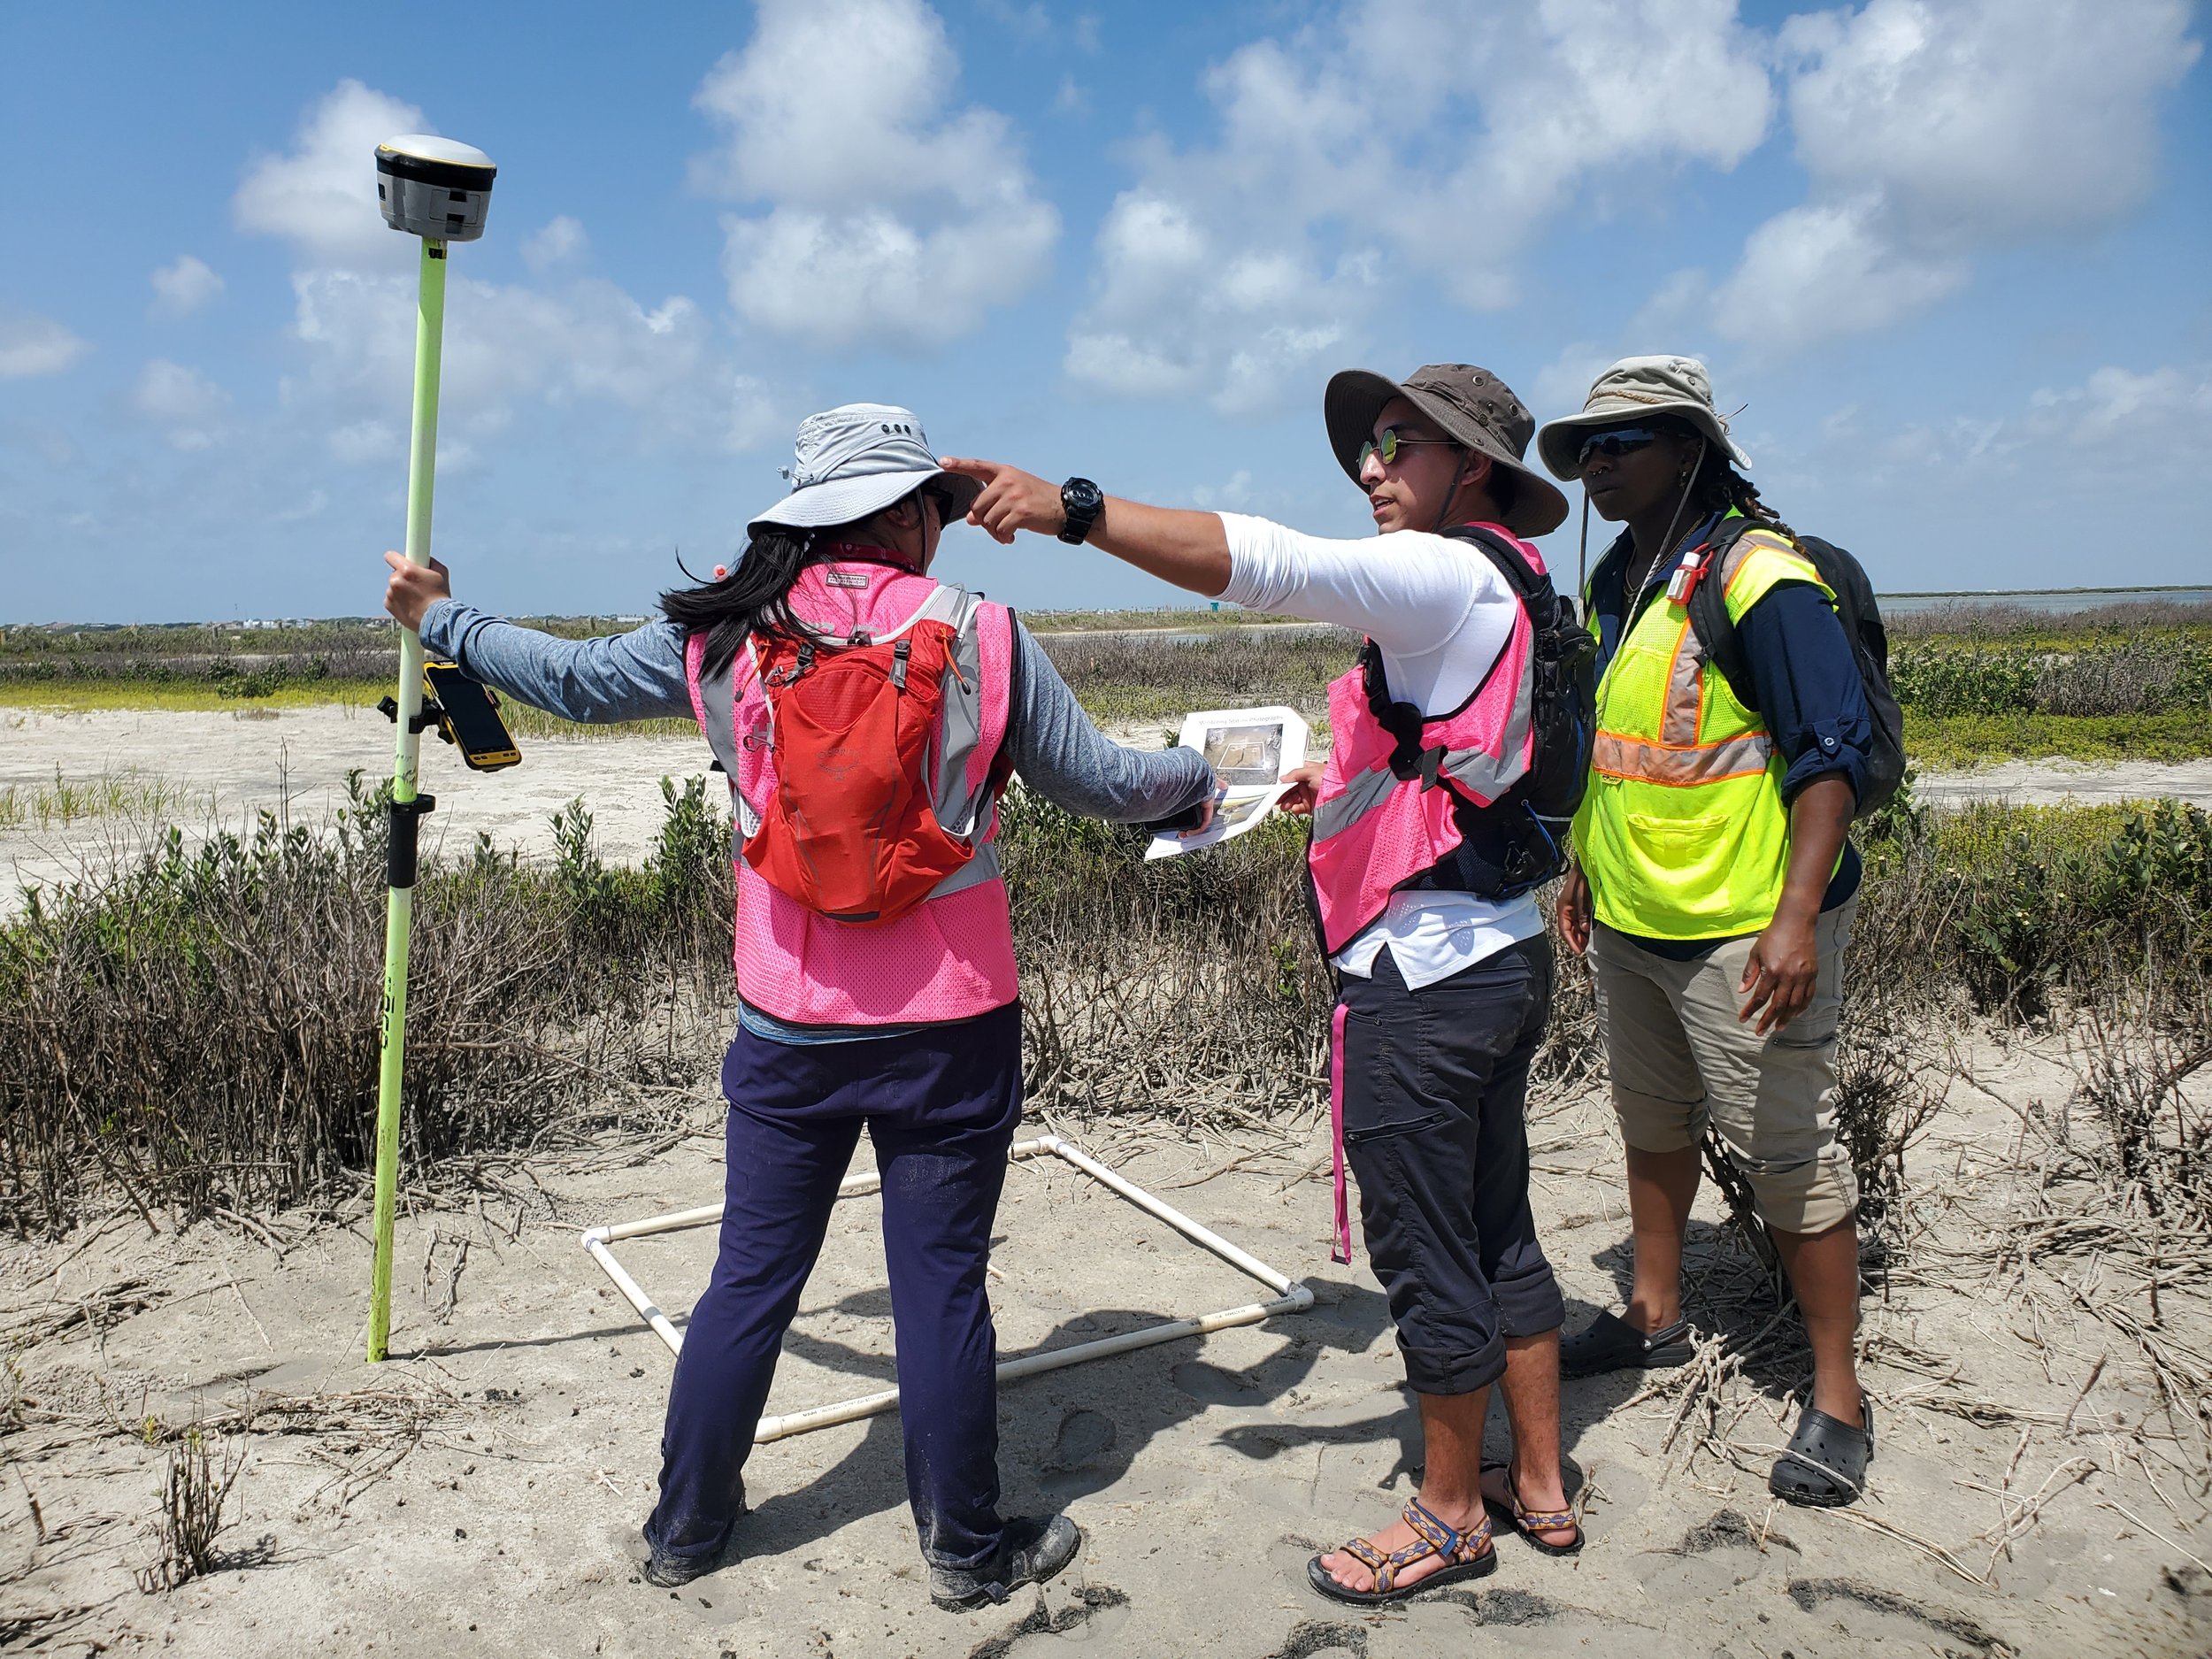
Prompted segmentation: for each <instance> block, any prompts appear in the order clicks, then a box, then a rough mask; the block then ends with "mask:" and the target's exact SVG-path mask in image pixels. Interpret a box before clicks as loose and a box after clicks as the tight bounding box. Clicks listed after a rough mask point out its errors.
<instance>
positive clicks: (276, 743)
mask: <svg viewBox="0 0 2212 1659" xmlns="http://www.w3.org/2000/svg"><path fill="white" fill-rule="evenodd" d="M1159 724H1160V723H1159V722H1156V721H1152V722H1144V723H1141V724H1139V725H1137V726H1132V727H1130V728H1129V729H1128V730H1126V731H1118V732H1117V733H1115V735H1117V736H1118V737H1120V738H1121V739H1122V740H1123V741H1128V742H1133V743H1136V744H1138V745H1139V746H1141V747H1156V746H1157V745H1158V744H1159V742H1160V741H1161V736H1160V731H1159ZM707 759H708V756H707V753H706V748H705V745H704V744H703V743H700V742H695V741H692V740H690V739H688V738H656V737H636V736H621V737H595V738H580V739H545V738H540V739H535V740H530V741H526V743H525V746H524V757H523V763H522V764H520V765H519V766H516V767H512V768H511V769H509V770H508V771H505V772H488V773H480V772H469V771H467V770H466V769H465V767H463V766H462V764H460V761H459V759H458V758H457V757H456V756H455V754H454V752H453V751H452V750H451V749H447V748H446V747H445V746H444V745H442V744H441V743H439V742H438V741H435V740H434V739H432V740H430V741H426V742H425V744H424V746H423V784H424V787H425V788H426V789H427V790H429V791H430V792H431V793H432V794H434V795H436V796H437V797H438V810H437V811H436V812H435V813H434V815H433V816H432V817H431V818H430V819H429V821H428V824H427V825H426V834H427V836H428V838H429V841H430V843H431V844H432V845H444V846H447V847H449V848H455V849H465V848H467V847H469V846H471V845H472V844H473V842H474V841H475V837H476V835H477V833H479V832H484V833H488V834H489V835H490V836H491V837H492V840H493V841H494V842H495V844H497V845H499V846H501V847H507V846H519V847H521V848H522V849H524V850H525V852H526V853H542V852H546V851H549V849H550V848H551V846H552V840H553V838H552V833H551V831H550V830H549V827H548V821H549V819H550V818H551V817H552V815H553V814H554V813H555V812H557V811H558V810H560V809H561V808H562V807H563V806H565V805H566V804H567V803H568V802H570V801H571V800H572V799H574V798H575V797H577V796H578V795H581V796H582V797H583V798H584V801H585V803H586V804H587V805H588V807H589V808H590V809H591V811H592V814H593V817H594V819H595V826H594V827H595V834H596V837H597V841H598V845H599V849H600V852H601V855H602V856H603V857H605V858H606V859H607V860H608V862H609V863H624V862H634V861H635V860H636V859H638V858H639V857H641V856H643V854H644V852H645V850H646V849H647V848H648V847H649V845H650V843H651V841H652V839H653V836H654V834H655V833H657V831H658V829H659V827H660V823H661V797H660V789H659V780H661V779H662V778H663V777H664V776H668V777H674V778H678V779H682V778H687V777H693V776H697V775H699V774H702V773H703V772H705V771H706V764H707ZM391 764H392V728H391V726H390V725H389V724H388V722H386V721H385V720H384V718H382V717H381V716H380V715H377V714H375V713H373V711H369V710H357V709H349V708H339V707H327V708H306V709H287V710H250V711H240V712H227V711H226V712H217V713H179V712H167V711H156V710H142V711H127V710H126V711H114V712H109V711H101V712H96V713H85V714H54V713H42V712H36V711H31V710H0V787H4V786H7V785H10V784H13V785H16V786H18V787H27V788H37V787H44V786H50V785H51V784H52V783H53V781H54V778H55V774H56V771H57V769H59V772H60V773H61V775H62V776H63V777H64V778H65V779H66V780H70V781H72V782H78V783H83V782H88V781H91V780H96V779H99V778H101V777H103V776H107V777H111V778H113V777H122V776H127V775H131V774H135V775H136V776H137V777H138V778H140V779H142V780H155V779H157V780H162V781H163V782H164V783H165V784H167V785H170V786H173V787H174V788H175V789H177V790H179V791H181V792H182V793H183V794H184V795H185V796H186V797H187V804H186V805H185V806H184V807H183V808H181V809H179V810H173V812H172V813H171V814H170V815H169V817H171V818H176V819H177V820H178V821H180V822H181V823H183V824H184V825H185V826H186V827H187V828H188V829H192V828H195V827H197V826H205V825H206V824H208V823H210V822H219V823H222V824H226V825H230V826H235V825H237V824H238V823H240V822H241V821H242V819H249V818H250V816H251V814H252V813H253V812H255V811H256V810H270V811H288V812H289V813H290V814H291V815H292V816H293V817H294V818H296V819H301V820H303V821H307V822H320V821H322V820H323V819H324V817H325V815H326V813H327V811H328V810H331V809H332V808H334V807H337V806H342V805H343V804H344V803H345V801H346V774H347V773H348V772H349V771H350V770H352V769H354V768H359V769H360V770H361V772H362V773H363V775H364V776H365V778H366V779H367V780H370V781H371V782H372V783H373V782H375V781H378V780H381V779H383V778H386V777H388V776H389V775H390V772H391ZM1917 787H1918V790H1919V794H1920V796H1921V798H1922V799H1923V800H1925V801H1940V802H1954V801H1960V800H1964V799H1969V798H1973V797H1995V798H2001V799H2005V800H2009V801H2016V802H2030V801H2033V802H2046V801H2060V800H2065V799H2069V798H2071V799H2075V800H2080V801H2116V800H2130V799H2140V798H2143V797H2146V796H2150V795H2178V796H2180V797H2181V798H2183V799H2185V800H2188V801H2193V802H2194V803H2197V804H2198V805H2200V806H2212V761H2196V762H2190V763H2187V764H2179V765H2153V764H2139V765H2132V766H2126V767H2084V766H2076V765H2072V764H2068V763H2066V762H2062V761H2014V762H2008V763H2007V764H2004V765H2001V766H1993V767H1989V768H1986V769H1985V770H1982V771H1979V772H1965V773H1938V774H1935V775H1933V776H1931V777H1929V778H1925V779H1923V780H1918V783H1917ZM165 821H166V820H165ZM142 833H143V830H142V826H137V825H134V824H131V823H128V822H119V821H118V820H115V819H112V818H105V819H101V818H96V819H88V820H80V821H78V822H75V823H73V824H69V825H66V826H52V827H40V826H35V825H33V826H26V827H23V828H19V829H15V830H0V908H12V906H13V904H14V903H16V902H19V901H18V898H17V895H18V893H19V888H20V887H22V886H23V885H24V884H25V883H28V882H39V883H51V882H54V881H58V880H65V879H68V877H69V876H70V874H71V873H72V872H74V871H75V870H77V869H79V868H80V867H81V865H82V864H84V863H85V861H86V860H88V859H93V860H99V859H102V858H104V857H105V856H107V854H108V851H109V849H111V848H113V847H115V846H117V845H127V844H130V843H131V842H132V841H134V839H135V838H138V837H140V836H142Z"/></svg>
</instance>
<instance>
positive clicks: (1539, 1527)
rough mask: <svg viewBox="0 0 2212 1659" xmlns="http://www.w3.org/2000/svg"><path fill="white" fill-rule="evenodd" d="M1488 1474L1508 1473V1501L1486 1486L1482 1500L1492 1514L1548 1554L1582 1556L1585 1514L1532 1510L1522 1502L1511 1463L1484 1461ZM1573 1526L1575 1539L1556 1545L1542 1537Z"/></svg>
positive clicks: (1506, 1474)
mask: <svg viewBox="0 0 2212 1659" xmlns="http://www.w3.org/2000/svg"><path fill="white" fill-rule="evenodd" d="M1482 1472H1483V1473H1484V1474H1486V1475H1487V1474H1493V1473H1502V1474H1503V1475H1504V1476H1505V1502H1503V1503H1500V1502H1498V1501H1497V1500H1496V1499H1495V1498H1494V1497H1492V1496H1491V1495H1490V1494H1489V1492H1488V1490H1487V1489H1485V1491H1484V1493H1483V1494H1482V1501H1483V1503H1484V1504H1485V1505H1486V1507H1487V1508H1488V1509H1489V1511H1490V1513H1491V1514H1493V1515H1494V1516H1497V1517H1500V1518H1501V1519H1502V1520H1503V1521H1504V1522H1505V1524H1506V1525H1508V1526H1510V1527H1511V1528H1512V1529H1513V1530H1514V1531H1515V1532H1518V1533H1519V1534H1520V1535H1521V1536H1522V1537H1523V1538H1525V1539H1526V1540H1528V1541H1529V1542H1530V1543H1531V1544H1532V1545H1533V1546H1534V1547H1535V1548H1538V1549H1540V1550H1541V1551H1542V1552H1543V1553H1544V1554H1545V1555H1580V1554H1581V1553H1582V1517H1581V1516H1580V1515H1579V1514H1578V1513H1577V1512H1576V1511H1575V1510H1574V1509H1571V1508H1570V1509H1530V1508H1528V1507H1527V1506H1526V1505H1525V1504H1524V1503H1523V1502H1521V1486H1520V1483H1519V1482H1518V1481H1517V1480H1516V1479H1514V1478H1513V1465H1512V1464H1511V1463H1485V1464H1484V1465H1483V1466H1482ZM1570 1527H1572V1528H1573V1529H1574V1535H1575V1536H1574V1542H1572V1543H1571V1544H1555V1543H1553V1542H1551V1541H1550V1540H1548V1539H1544V1538H1539V1537H1538V1536H1537V1534H1538V1533H1540V1532H1565V1531H1566V1530H1567V1529H1568V1528H1570Z"/></svg>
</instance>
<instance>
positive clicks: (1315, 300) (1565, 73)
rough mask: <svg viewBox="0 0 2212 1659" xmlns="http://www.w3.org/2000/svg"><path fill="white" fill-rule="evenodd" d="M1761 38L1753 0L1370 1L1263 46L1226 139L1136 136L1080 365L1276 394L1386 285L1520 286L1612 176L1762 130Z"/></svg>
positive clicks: (1220, 109) (1252, 56)
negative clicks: (1529, 261)
mask: <svg viewBox="0 0 2212 1659" xmlns="http://www.w3.org/2000/svg"><path fill="white" fill-rule="evenodd" d="M1760 52H1761V43H1760V42H1759V41H1758V40H1757V39H1756V37H1755V36H1753V35H1750V34H1748V33H1747V32H1746V31H1745V30H1744V29H1743V28H1742V27H1740V25H1739V23H1738V22H1737V20H1736V18H1735V11H1734V5H1733V0H1540V4H1536V5H1534V6H1531V7H1527V8H1525V9H1524V8H1499V7H1497V6H1494V5H1491V4H1484V3H1483V0H1434V3H1432V4H1425V5H1421V6H1398V7H1389V8H1381V9H1379V8H1377V7H1375V6H1373V5H1372V4H1365V3H1364V0H1350V3H1348V4H1346V5H1345V6H1344V8H1343V9H1342V11H1341V12H1340V13H1339V14H1338V15H1337V16H1336V17H1335V18H1334V19H1331V20H1329V21H1327V22H1325V23H1322V24H1318V25H1316V26H1313V27H1309V28H1307V29H1305V30H1303V31H1302V32H1301V33H1300V34H1298V35H1296V36H1294V38H1293V39H1292V40H1290V41H1289V42H1278V41H1273V40H1269V41H1262V42H1255V43H1253V44H1251V45H1248V46H1246V47H1244V48H1242V49H1241V50H1239V51H1237V52H1236V53H1234V54H1233V55H1232V56H1231V57H1230V58H1228V59H1227V60H1226V61H1225V63H1223V64H1221V65H1217V67H1216V68H1215V69H1214V70H1212V71H1211V72H1210V74H1209V75H1208V76H1207V79H1206V89H1207V92H1208V94H1209V96H1210V98H1211V99H1212V101H1213V104H1214V105H1215V108H1216V110H1217V113H1218V117H1219V126H1220V131H1219V135H1218V138H1217V141H1216V142H1214V143H1213V144H1211V145H1210V146H1203V147H1199V148H1195V149H1191V150H1180V151H1179V150H1175V149H1173V148H1172V147H1171V146H1169V145H1167V144H1165V143H1164V142H1158V141H1153V142H1148V143H1147V144H1145V145H1142V146H1141V147H1140V149H1139V152H1138V158H1139V172H1140V174H1141V178H1140V181H1139V182H1138V183H1137V184H1136V185H1135V186H1134V187H1133V188H1131V189H1129V190H1127V191H1125V192H1124V193H1123V195H1122V196H1120V198H1119V199H1118V201H1117V202H1116V203H1115V204H1114V206H1113V208H1112V210H1111V211H1110V212H1109V213H1108V215H1107V219H1106V222H1105V224H1104V225H1103V227H1102V228H1101V230H1100V233H1099V236H1098V241H1097V247H1096V254H1097V259H1096V264H1097V268H1098V275H1097V279H1096V281H1095V285H1094V291H1093V298H1092V302H1091V304H1090V306H1089V308H1088V309H1087V311H1085V313H1084V314H1083V315H1082V316H1081V317H1079V319H1077V321H1076V323H1075V325H1074V326H1073V328H1072V329H1071V332H1070V336H1069V349H1068V356H1067V360H1066V365H1065V366H1066V369H1067V372H1068V373H1069V374H1070V376H1071V378H1073V379H1075V380H1078V381H1080V382H1084V383H1087V384H1089V385H1091V386H1093V387H1094V388H1097V389H1100V390H1102V391H1105V392H1109V393H1114V394H1119V395H1133V396H1156V395H1158V394H1159V393H1161V392H1163V391H1174V392H1179V393H1187V392H1189V391H1192V390H1194V389H1204V390H1206V391H1207V392H1209V393H1210V394H1211V396H1213V398H1214V401H1215V403H1216V405H1217V407H1219V408H1221V409H1222V410H1224V411H1225V412H1260V411H1265V410H1267V409H1269V408H1271V407H1272V406H1274V405H1275V404H1276V403H1278V402H1279V400H1280V399H1281V398H1282V397H1283V396H1284V395H1285V394H1286V391H1287V390H1288V388H1290V387H1291V386H1292V385H1294V383H1295V382H1296V380H1298V378H1299V377H1300V376H1302V375H1311V374H1313V373H1317V372H1318V366H1319V363H1320V360H1321V357H1322V355H1323V354H1324V353H1326V352H1331V351H1335V350H1337V349H1338V348H1339V347H1340V346H1341V345H1342V344H1343V343H1344V342H1347V341H1348V340H1349V339H1351V338H1352V337H1353V335H1354V332H1355V331H1356V329H1357V327H1358V319H1359V317H1360V313H1361V312H1362V311H1363V310H1364V308H1366V307H1367V306H1369V305H1371V304H1372V303H1375V302H1376V299H1377V296H1378V295H1379V293H1385V292H1387V291H1388V284H1390V283H1394V282H1418V283H1420V284H1421V285H1423V286H1424V287H1425V288H1432V289H1436V290H1440V291H1441V292H1442V293H1443V294H1444V295H1446V296H1449V297H1450V298H1453V299H1455V300H1456V301H1458V302H1459V303H1462V304H1463V305H1466V306H1469V307H1471V308H1474V309H1478V310H1487V309H1494V308H1497V307H1500V306H1503V305H1506V304H1509V303H1511V301H1512V300H1513V298H1514V296H1515V288H1516V280H1517V262H1518V260H1519V258H1520V257H1521V256H1522V255H1523V254H1525V252H1526V251H1527V250H1528V249H1529V247H1530V246H1531V244H1532V242H1534V241H1535V239H1536V238H1537V237H1538V236H1539V235H1540V233H1541V232H1542V230H1543V229H1544V227H1546V225H1547V224H1548V221H1549V220H1550V219H1552V218H1553V217H1554V216H1555V215H1557V214H1560V213H1562V212H1563V211H1567V210H1569V209H1570V208H1571V206H1572V205H1573V204H1575V202H1576V201H1577V199H1578V195H1579V194H1580V193H1581V192H1582V190H1583V188H1584V186H1585V184H1586V181H1587V180H1588V179H1589V177H1590V175H1591V173H1593V172H1594V170H1596V169H1598V168H1601V167H1608V168H1610V169H1612V170H1613V173H1614V174H1615V178H1616V182H1619V181H1621V180H1630V181H1646V180H1655V179H1657V178H1659V177H1662V176H1663V175H1664V174H1665V173H1668V172H1669V171H1671V170H1672V169H1674V168H1676V167H1678V166H1679V165H1682V164H1683V163H1685V162H1689V161H1696V162H1701V163H1704V164H1706V165H1711V166H1715V167H1721V168H1728V167H1732V166H1734V165H1736V164H1737V163H1738V162H1739V161H1740V160H1741V159H1742V158H1743V157H1745V156H1746V155H1747V154H1748V153H1749V152H1750V151H1751V150H1753V149H1755V148H1756V146H1757V145H1758V144H1759V142H1761V140H1762V139H1763V137H1764V135H1765V133H1766V130H1767V127H1768V123H1769V120H1770V116H1771V113H1772V108H1773V98H1772V95H1771V92H1770V88H1769V85H1768V80H1767V74H1766V71H1765V69H1764V68H1763V65H1762V63H1761V61H1760ZM1685 88H1695V94H1694V96H1686V95H1685Z"/></svg>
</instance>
